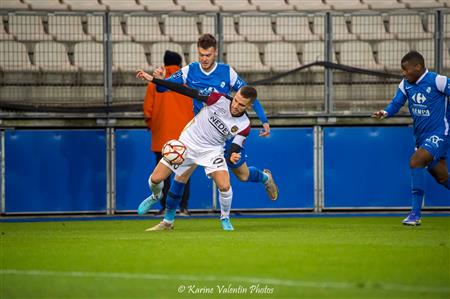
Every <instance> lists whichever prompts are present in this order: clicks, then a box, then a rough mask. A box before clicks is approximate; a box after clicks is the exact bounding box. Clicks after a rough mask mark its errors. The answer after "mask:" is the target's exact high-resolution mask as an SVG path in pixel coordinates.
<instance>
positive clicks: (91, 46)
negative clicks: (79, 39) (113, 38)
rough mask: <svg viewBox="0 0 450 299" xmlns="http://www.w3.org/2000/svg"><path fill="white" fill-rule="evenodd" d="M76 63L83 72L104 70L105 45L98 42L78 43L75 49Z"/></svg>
mask: <svg viewBox="0 0 450 299" xmlns="http://www.w3.org/2000/svg"><path fill="white" fill-rule="evenodd" d="M73 55H74V63H75V65H76V66H78V67H79V68H80V70H81V71H83V72H102V71H103V45H102V44H101V43H96V42H83V43H77V44H76V45H75V47H74V50H73Z"/></svg>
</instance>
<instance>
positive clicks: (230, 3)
mask: <svg viewBox="0 0 450 299" xmlns="http://www.w3.org/2000/svg"><path fill="white" fill-rule="evenodd" d="M214 2H215V3H216V5H218V6H219V7H220V10H221V11H226V12H237V11H255V10H256V9H257V7H256V6H254V5H252V4H250V3H248V1H242V0H215V1H214Z"/></svg>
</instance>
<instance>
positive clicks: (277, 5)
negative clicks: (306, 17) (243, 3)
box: [252, 0, 294, 12]
mask: <svg viewBox="0 0 450 299" xmlns="http://www.w3.org/2000/svg"><path fill="white" fill-rule="evenodd" d="M252 4H253V5H256V7H257V8H258V10H259V11H268V12H271V11H287V10H294V6H293V5H291V4H287V3H286V1H284V0H270V1H267V0H252Z"/></svg>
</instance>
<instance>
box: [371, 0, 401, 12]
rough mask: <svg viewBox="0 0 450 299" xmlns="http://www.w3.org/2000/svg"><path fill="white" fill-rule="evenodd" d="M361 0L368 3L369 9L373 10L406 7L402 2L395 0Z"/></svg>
mask: <svg viewBox="0 0 450 299" xmlns="http://www.w3.org/2000/svg"><path fill="white" fill-rule="evenodd" d="M363 2H364V3H365V4H368V5H369V7H370V9H374V10H392V9H402V8H405V7H406V6H405V5H404V4H403V3H399V2H398V1H397V0H364V1H363Z"/></svg>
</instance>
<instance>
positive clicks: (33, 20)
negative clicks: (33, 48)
mask: <svg viewBox="0 0 450 299" xmlns="http://www.w3.org/2000/svg"><path fill="white" fill-rule="evenodd" d="M9 33H10V34H13V35H14V36H15V37H16V38H17V40H18V41H45V40H51V39H52V37H51V36H50V35H48V34H46V33H45V31H44V27H43V24H42V19H41V17H40V16H24V15H14V16H9Z"/></svg>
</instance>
